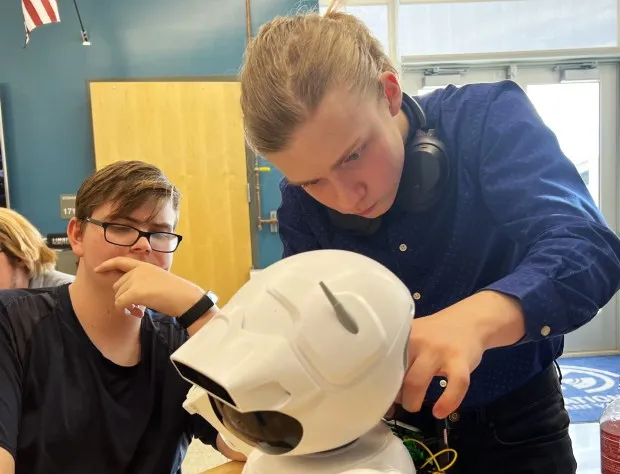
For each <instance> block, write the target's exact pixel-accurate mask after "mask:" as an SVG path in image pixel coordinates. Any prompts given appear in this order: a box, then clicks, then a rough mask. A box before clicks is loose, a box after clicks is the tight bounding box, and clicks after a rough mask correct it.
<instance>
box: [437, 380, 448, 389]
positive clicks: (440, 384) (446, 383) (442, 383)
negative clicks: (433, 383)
mask: <svg viewBox="0 0 620 474" xmlns="http://www.w3.org/2000/svg"><path fill="white" fill-rule="evenodd" d="M439 386H440V387H441V388H446V387H447V386H448V382H447V381H446V380H444V379H442V380H440V381H439Z"/></svg>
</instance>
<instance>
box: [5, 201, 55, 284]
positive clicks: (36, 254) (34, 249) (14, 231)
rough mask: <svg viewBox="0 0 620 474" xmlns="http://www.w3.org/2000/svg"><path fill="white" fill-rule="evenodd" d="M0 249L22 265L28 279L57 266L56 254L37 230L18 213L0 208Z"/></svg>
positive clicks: (14, 261)
mask: <svg viewBox="0 0 620 474" xmlns="http://www.w3.org/2000/svg"><path fill="white" fill-rule="evenodd" d="M0 248H1V249H2V252H4V253H6V254H7V255H8V256H9V258H10V259H11V260H12V261H13V263H21V264H23V266H24V269H25V270H26V271H27V272H28V278H35V277H38V276H41V275H42V274H44V273H46V272H48V271H51V270H53V269H54V267H55V266H56V252H54V251H53V250H52V249H50V248H49V247H48V246H47V244H46V243H45V239H44V238H43V236H42V235H41V233H40V232H39V231H38V230H37V228H36V227H35V226H34V225H32V224H31V223H30V221H28V219H26V218H25V217H24V216H22V215H21V214H18V213H17V212H15V211H13V210H11V209H6V208H0Z"/></svg>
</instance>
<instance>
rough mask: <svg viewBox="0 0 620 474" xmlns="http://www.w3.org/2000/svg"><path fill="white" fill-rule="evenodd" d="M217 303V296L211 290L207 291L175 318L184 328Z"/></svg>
mask: <svg viewBox="0 0 620 474" xmlns="http://www.w3.org/2000/svg"><path fill="white" fill-rule="evenodd" d="M216 303H217V296H215V294H214V293H213V292H212V291H207V292H206V293H205V294H204V295H202V298H200V299H199V300H198V301H197V302H196V304H194V306H192V307H191V308H190V309H188V310H187V311H185V313H183V314H182V315H181V316H179V317H178V318H177V321H178V322H179V324H180V325H181V326H183V327H184V328H185V329H187V328H189V327H190V326H191V325H192V324H194V323H195V322H196V321H197V320H198V319H200V317H201V316H202V315H204V314H205V313H206V312H207V311H209V310H210V309H211V308H213V306H215V304H216Z"/></svg>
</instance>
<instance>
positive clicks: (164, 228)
mask: <svg viewBox="0 0 620 474" xmlns="http://www.w3.org/2000/svg"><path fill="white" fill-rule="evenodd" d="M117 219H118V220H123V221H128V222H131V223H132V224H135V225H144V224H145V222H142V221H139V220H137V219H134V218H133V217H117ZM146 224H148V226H149V227H151V228H153V229H156V230H158V231H161V232H172V226H171V225H170V224H166V223H164V222H146Z"/></svg>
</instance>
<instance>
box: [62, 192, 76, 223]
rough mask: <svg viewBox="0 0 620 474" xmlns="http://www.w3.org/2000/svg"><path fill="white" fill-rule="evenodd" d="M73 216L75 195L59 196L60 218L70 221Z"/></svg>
mask: <svg viewBox="0 0 620 474" xmlns="http://www.w3.org/2000/svg"><path fill="white" fill-rule="evenodd" d="M74 215H75V194H61V195H60V218H61V219H71V218H72V217H73V216H74Z"/></svg>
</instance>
